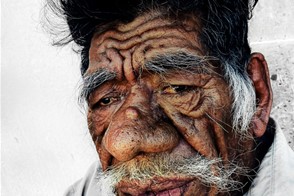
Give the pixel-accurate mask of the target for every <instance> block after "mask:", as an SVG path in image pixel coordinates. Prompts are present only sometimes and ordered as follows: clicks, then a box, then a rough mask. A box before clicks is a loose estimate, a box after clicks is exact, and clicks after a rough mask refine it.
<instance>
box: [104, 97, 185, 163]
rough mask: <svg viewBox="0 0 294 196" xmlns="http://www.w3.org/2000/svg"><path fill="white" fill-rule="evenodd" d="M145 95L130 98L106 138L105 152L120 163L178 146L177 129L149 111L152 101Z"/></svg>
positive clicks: (116, 116)
mask: <svg viewBox="0 0 294 196" xmlns="http://www.w3.org/2000/svg"><path fill="white" fill-rule="evenodd" d="M136 96H138V93H136ZM142 96H143V95H141V96H140V99H136V98H135V97H128V100H126V101H125V103H124V104H123V106H122V107H121V108H120V109H119V110H118V111H117V112H116V113H115V114H114V115H113V117H112V121H111V123H110V125H109V127H108V129H107V131H106V132H105V135H104V137H103V140H102V143H103V145H104V147H105V149H106V150H107V151H108V152H109V153H110V154H111V155H112V156H113V157H114V158H115V159H117V160H118V161H128V160H130V159H132V158H134V157H135V156H136V155H137V154H139V153H158V152H164V151H168V150H171V149H173V148H174V147H175V146H176V145H177V144H178V141H179V136H178V133H177V131H176V129H175V128H174V127H173V126H172V125H170V124H169V123H167V122H164V121H163V120H162V119H160V118H158V116H156V115H158V114H156V113H155V112H154V111H153V110H152V109H151V108H150V101H149V98H148V97H146V95H145V99H146V100H144V99H143V97H142ZM139 106H140V108H139Z"/></svg>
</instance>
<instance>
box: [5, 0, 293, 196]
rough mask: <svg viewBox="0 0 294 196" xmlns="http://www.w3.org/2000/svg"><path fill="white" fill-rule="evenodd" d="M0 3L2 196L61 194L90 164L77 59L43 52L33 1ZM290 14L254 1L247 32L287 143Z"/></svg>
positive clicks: (287, 5)
mask: <svg viewBox="0 0 294 196" xmlns="http://www.w3.org/2000/svg"><path fill="white" fill-rule="evenodd" d="M1 3H2V13H1V14H2V35H1V36H2V37H1V40H2V46H1V47H2V48H1V49H2V50H1V51H2V62H1V64H2V73H1V74H2V75H1V82H2V96H1V101H2V102H1V107H2V162H1V164H2V176H1V178H2V183H1V185H2V195H3V196H18V195H23V196H28V195H29V196H35V195H36V196H39V195H42V196H43V195H48V196H52V195H62V193H63V192H64V190H65V189H66V188H67V187H68V185H69V184H71V183H73V182H74V181H75V180H77V179H78V178H80V177H81V176H82V175H83V174H84V173H85V171H86V169H87V167H88V166H89V165H90V164H91V163H92V162H93V161H95V160H97V155H96V152H95V149H94V146H93V144H92V142H91V139H90V137H89V134H88V132H87V126H86V118H85V114H83V113H82V112H81V109H80V108H79V106H78V105H77V92H78V90H77V89H78V83H79V79H80V73H79V58H78V57H77V55H76V54H74V53H73V52H72V51H71V49H70V48H69V47H65V48H62V49H61V48H55V47H52V46H50V44H49V39H48V36H47V35H46V34H45V33H44V32H43V31H42V28H41V26H40V23H39V13H40V11H41V1H34V0H25V1H18V0H2V1H1ZM293 9H294V1H293V0H280V1H276V0H275V1H274V0H260V4H259V5H258V6H257V8H256V12H255V16H254V18H253V21H252V22H251V27H252V29H251V31H250V41H251V42H252V43H253V49H254V50H255V51H256V50H259V51H262V52H263V53H265V55H266V56H268V60H269V61H270V62H269V64H270V67H271V72H272V74H277V76H278V77H277V80H275V81H272V82H273V85H274V90H275V91H277V92H278V93H276V96H275V98H277V100H276V101H275V104H274V108H273V110H274V114H273V115H274V116H276V117H277V118H279V119H280V121H281V122H282V124H283V126H284V129H285V130H286V134H287V137H288V140H289V141H290V142H291V141H292V144H293V127H294V125H293V122H294V117H293V116H294V115H293V108H294V103H293V100H294V99H293V96H294V93H293V92H294V89H293V85H291V84H293V82H294V80H293V76H294V73H293V68H292V67H290V66H293V65H294V59H293V54H294V50H293V48H294V28H293V18H294V15H293V11H292V10H293ZM291 20H292V21H291ZM280 68H282V69H280ZM288 99H289V100H290V102H289V100H288ZM284 105H286V106H284ZM291 123H292V124H291ZM287 125H288V126H287ZM289 125H291V126H289ZM292 125H293V126H292ZM289 127H291V128H292V132H291V131H289V130H290V129H289Z"/></svg>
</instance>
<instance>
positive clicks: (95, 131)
mask: <svg viewBox="0 0 294 196" xmlns="http://www.w3.org/2000/svg"><path fill="white" fill-rule="evenodd" d="M110 116H111V113H110V112H97V111H93V110H89V111H88V116H87V121H88V129H89V131H90V134H91V136H92V139H93V140H94V142H95V140H96V137H97V136H102V135H103V134H104V132H105V130H106V129H107V127H108V126H109V124H110Z"/></svg>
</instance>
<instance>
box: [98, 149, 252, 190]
mask: <svg viewBox="0 0 294 196" xmlns="http://www.w3.org/2000/svg"><path fill="white" fill-rule="evenodd" d="M222 162H223V161H222V160H221V159H220V158H216V159H212V160H210V159H207V158H205V157H203V156H201V155H198V154H196V155H195V156H193V157H189V158H182V159H180V160H173V159H172V158H170V157H169V156H168V155H167V154H165V153H163V154H155V155H151V156H150V155H148V156H142V157H140V159H132V160H130V161H127V162H124V163H121V164H118V165H115V166H112V167H110V168H108V169H107V170H106V171H105V172H101V171H100V172H99V175H98V187H100V191H101V193H103V195H104V194H105V195H113V194H114V192H115V186H116V184H117V183H119V182H120V181H121V180H125V179H127V180H130V181H131V180H135V181H139V182H142V183H143V182H146V181H148V180H152V179H153V178H154V177H162V178H171V177H175V176H177V177H189V178H196V179H198V180H200V181H201V182H202V183H203V184H204V185H205V186H208V187H212V186H214V187H216V188H217V189H218V191H219V192H228V191H234V190H238V189H240V188H242V187H243V186H244V184H243V183H241V182H240V181H238V180H236V179H235V178H236V177H237V176H248V173H249V172H250V171H251V169H249V168H247V167H242V166H239V165H241V164H234V163H227V164H223V163H222Z"/></svg>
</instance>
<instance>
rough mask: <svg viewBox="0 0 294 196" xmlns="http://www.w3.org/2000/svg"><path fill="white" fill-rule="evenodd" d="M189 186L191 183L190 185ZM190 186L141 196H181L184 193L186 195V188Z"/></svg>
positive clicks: (186, 185)
mask: <svg viewBox="0 0 294 196" xmlns="http://www.w3.org/2000/svg"><path fill="white" fill-rule="evenodd" d="M188 184H189V183H188ZM188 184H185V185H184V186H181V187H177V188H174V189H171V190H165V191H161V192H158V193H147V194H146V193H145V194H142V195H140V196H171V195H172V196H181V195H183V193H185V190H186V188H187V187H188Z"/></svg>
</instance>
